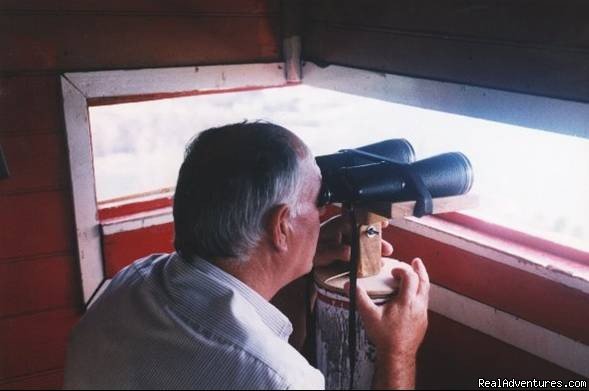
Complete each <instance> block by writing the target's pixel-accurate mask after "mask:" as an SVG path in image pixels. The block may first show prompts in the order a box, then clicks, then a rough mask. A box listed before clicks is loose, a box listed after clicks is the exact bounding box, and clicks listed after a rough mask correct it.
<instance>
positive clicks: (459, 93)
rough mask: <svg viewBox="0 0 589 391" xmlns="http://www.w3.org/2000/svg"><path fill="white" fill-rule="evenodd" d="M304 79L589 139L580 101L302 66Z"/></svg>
mask: <svg viewBox="0 0 589 391" xmlns="http://www.w3.org/2000/svg"><path fill="white" fill-rule="evenodd" d="M303 74H304V79H305V84H307V85H310V86H313V87H319V88H326V89H330V90H335V91H339V92H344V93H347V94H354V95H360V96H364V97H368V98H373V99H380V100H383V101H387V102H393V103H398V104H403V105H409V106H415V107H421V108H424V109H428V110H435V111H443V112H448V113H454V114H459V115H464V116H467V117H474V118H482V119H486V120H491V121H496V122H500V123H507V124H513V125H518V126H523V127H527V128H532V129H541V130H547V131H550V132H556V133H561V134H567V135H574V136H578V137H586V138H588V137H589V129H588V128H587V123H588V122H589V106H588V105H587V104H584V103H580V102H573V101H568V100H562V99H554V98H547V97H541V96H532V95H526V94H519V93H514V92H507V91H501V90H497V89H490V88H483V87H473V86H468V85H464V84H457V83H448V82H442V81H435V80H427V79H419V78H415V77H408V76H401V75H392V74H384V73H378V72H372V71H367V70H359V69H354V68H348V67H342V66H328V67H319V66H317V65H315V64H313V63H310V62H307V63H306V64H305V65H304V66H303ZM514 108H517V110H516V109H514ZM473 131H476V129H474V130H473Z"/></svg>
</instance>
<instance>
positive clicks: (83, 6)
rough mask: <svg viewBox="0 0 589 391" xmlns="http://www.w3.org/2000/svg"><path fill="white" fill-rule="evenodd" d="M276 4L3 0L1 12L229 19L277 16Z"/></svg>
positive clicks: (252, 0) (272, 0)
mask: <svg viewBox="0 0 589 391" xmlns="http://www.w3.org/2000/svg"><path fill="white" fill-rule="evenodd" d="M279 7H280V2H279V1H277V0H241V1H235V0H215V1H206V0H205V1H202V0H201V1H167V2H160V1H146V0H125V1H124V2H121V1H117V0H107V1H105V0H85V1H83V2H80V1H77V0H51V1H50V2H49V1H45V2H39V1H37V0H3V1H2V3H1V4H0V9H2V10H4V12H5V13H12V12H17V11H21V12H30V13H40V12H49V13H65V12H72V13H73V12H92V13H110V14H112V13H134V14H140V13H157V14H160V15H161V14H164V15H169V14H182V15H193V14H228V15H234V14H237V15H266V14H269V13H271V14H274V13H277V12H279Z"/></svg>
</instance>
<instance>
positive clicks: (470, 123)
mask: <svg viewBox="0 0 589 391" xmlns="http://www.w3.org/2000/svg"><path fill="white" fill-rule="evenodd" d="M246 119H247V120H257V119H263V120H267V121H271V122H274V123H277V124H279V125H282V126H284V127H286V128H288V129H290V130H292V131H293V132H295V133H296V134H298V135H299V137H301V139H303V141H305V142H306V143H307V144H308V145H309V146H310V148H311V150H312V151H313V153H315V154H316V155H321V154H326V153H333V152H336V151H338V150H340V149H343V148H353V147H359V146H362V145H365V144H369V143H373V142H377V141H381V140H385V139H391V138H405V139H407V140H408V141H409V142H410V143H411V144H412V145H413V147H414V149H415V153H416V158H417V159H418V160H419V159H423V158H426V157H429V156H432V155H436V154H439V153H443V152H452V151H460V152H463V153H464V154H466V155H467V156H468V158H469V159H470V161H471V163H472V166H473V170H474V185H473V188H472V190H471V191H472V192H475V193H477V194H479V196H480V199H481V201H480V206H479V207H478V208H476V209H475V210H469V211H465V213H468V214H471V215H475V216H478V217H482V218H484V219H485V220H487V221H490V222H495V223H499V224H501V225H506V226H509V227H512V228H515V229H518V230H523V231H526V232H529V233H531V234H534V235H539V236H542V237H546V238H548V239H552V240H556V241H558V242H561V243H564V244H568V245H573V246H574V247H577V248H581V249H584V250H588V249H589V202H588V200H589V140H586V139H581V138H576V137H570V136H562V135H558V134H552V133H548V132H543V131H538V130H534V129H527V128H522V127H517V126H513V125H506V124H502V123H497V122H492V121H485V120H480V119H475V118H469V117H463V116H459V115H453V114H447V113H443V112H436V111H431V110H425V109H420V108H415V107H411V106H404V105H399V104H393V103H389V102H384V101H380V100H376V99H370V98H365V97H359V96H354V95H349V94H343V93H339V92H334V91H330V90H325V89H318V88H313V87H308V86H302V85H301V86H294V87H287V88H275V89H265V90H257V91H248V92H234V93H223V94H212V95H201V96H193V97H184V98H173V99H164V100H156V101H147V102H139V103H126V104H118V105H111V106H97V107H91V108H90V123H91V129H92V142H93V150H94V169H95V175H96V191H97V197H98V200H99V201H104V200H108V199H112V198H116V197H121V196H127V195H131V194H136V193H143V192H148V191H152V190H156V189H161V188H169V187H173V186H174V185H175V182H176V176H177V173H178V169H179V167H180V164H181V162H182V158H183V155H184V147H185V145H186V143H187V142H188V141H189V140H190V139H191V138H192V137H194V136H195V135H196V134H197V133H198V132H199V131H202V130H204V129H207V128H209V127H212V126H220V125H224V124H228V123H231V122H240V121H243V120H246Z"/></svg>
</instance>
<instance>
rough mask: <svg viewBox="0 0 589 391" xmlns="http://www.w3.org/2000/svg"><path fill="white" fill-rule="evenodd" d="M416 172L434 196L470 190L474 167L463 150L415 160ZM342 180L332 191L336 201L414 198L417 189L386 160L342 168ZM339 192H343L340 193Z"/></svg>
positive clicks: (402, 199)
mask: <svg viewBox="0 0 589 391" xmlns="http://www.w3.org/2000/svg"><path fill="white" fill-rule="evenodd" d="M410 169H411V170H413V171H414V173H416V174H417V175H418V176H419V177H421V180H422V181H423V183H424V184H425V186H426V187H427V189H428V191H429V192H430V194H431V196H432V197H446V196H453V195H459V194H465V193H467V192H468V191H469V190H470V188H471V187H472V182H473V176H472V166H471V164H470V161H469V160H468V158H467V157H466V156H465V155H463V154H462V153H459V152H449V153H444V154H441V155H437V156H432V157H430V158H427V159H423V160H420V161H417V162H415V163H412V164H411V165H410ZM337 177H339V178H340V182H339V183H338V184H336V186H335V188H336V189H337V190H336V191H333V192H332V198H333V201H332V202H344V201H389V202H399V201H410V200H415V199H416V195H417V194H416V190H415V189H414V188H413V187H412V186H411V185H410V183H408V182H407V180H406V178H405V176H404V173H403V172H402V171H400V170H399V168H397V167H394V166H391V165H389V164H387V163H386V162H383V163H374V164H367V165H362V166H356V167H343V168H341V169H340V175H338V176H337ZM338 192H339V194H338Z"/></svg>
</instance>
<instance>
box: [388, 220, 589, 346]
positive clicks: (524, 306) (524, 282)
mask: <svg viewBox="0 0 589 391" xmlns="http://www.w3.org/2000/svg"><path fill="white" fill-rule="evenodd" d="M384 238H385V240H388V241H389V242H391V243H392V244H393V246H394V248H395V252H394V257H395V258H398V259H401V260H403V261H407V262H409V261H411V260H412V259H413V258H414V257H417V256H418V257H420V258H421V259H422V260H423V261H424V263H425V265H426V267H427V270H428V273H429V274H430V277H431V280H432V281H433V282H434V283H436V284H438V285H440V286H442V287H446V288H448V289H451V290H453V291H454V292H456V293H459V294H461V295H464V296H466V297H470V298H472V299H474V300H476V301H479V302H481V303H484V304H487V305H490V306H492V307H494V308H497V309H500V310H502V311H505V312H508V313H511V314H514V315H516V316H518V317H521V318H522V319H525V320H527V321H529V322H532V323H535V324H537V325H539V326H542V327H544V328H546V329H549V330H552V331H554V332H556V333H559V334H561V335H564V336H567V337H569V338H571V339H574V340H577V341H581V342H583V343H585V344H589V330H588V329H587V327H585V325H586V324H589V312H587V308H589V295H588V294H585V293H583V292H581V291H579V290H576V289H573V288H570V287H567V286H564V285H562V284H560V283H558V282H555V281H551V280H548V279H546V278H542V277H540V276H538V275H535V274H532V273H530V272H528V271H524V270H521V269H516V268H513V267H510V266H508V265H505V264H502V263H499V262H496V261H494V260H492V259H487V258H485V257H483V256H480V255H476V254H473V253H471V252H468V251H465V250H462V249H459V248H457V247H453V246H450V245H448V244H445V243H441V242H438V241H435V240H433V239H430V238H426V237H424V236H421V235H417V234H415V233H412V232H409V231H406V230H403V229H400V228H397V227H394V226H389V227H388V228H386V229H385V230H384ZM571 314H575V315H574V316H571Z"/></svg>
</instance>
